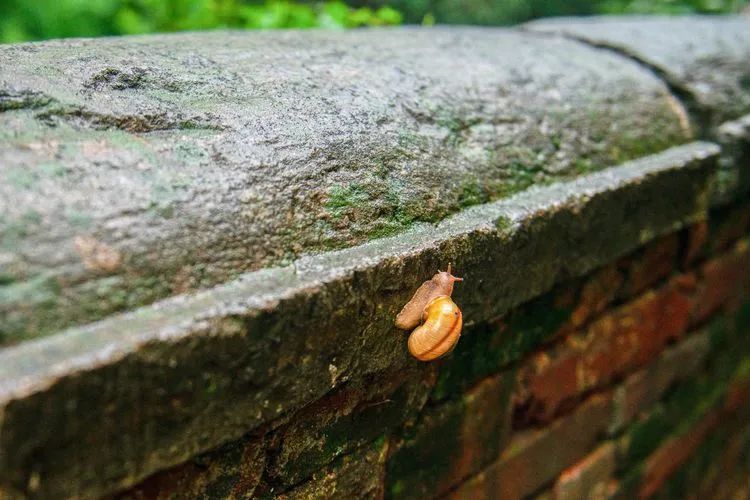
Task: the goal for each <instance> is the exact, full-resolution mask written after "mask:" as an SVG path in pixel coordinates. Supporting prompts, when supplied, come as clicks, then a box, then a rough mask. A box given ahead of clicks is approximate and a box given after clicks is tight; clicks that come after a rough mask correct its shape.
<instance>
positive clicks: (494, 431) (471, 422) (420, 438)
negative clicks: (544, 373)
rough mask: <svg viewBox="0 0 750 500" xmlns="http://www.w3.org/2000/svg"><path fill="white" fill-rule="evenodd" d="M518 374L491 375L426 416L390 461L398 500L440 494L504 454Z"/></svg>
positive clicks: (391, 491)
mask: <svg viewBox="0 0 750 500" xmlns="http://www.w3.org/2000/svg"><path fill="white" fill-rule="evenodd" d="M514 384H515V373H512V372H509V373H504V374H500V375H496V376H493V377H489V378H487V379H485V380H483V381H482V382H480V383H479V384H477V385H476V386H475V387H474V388H472V389H471V390H470V391H468V392H467V393H466V394H465V395H464V397H463V398H462V399H460V400H458V401H450V402H446V403H444V404H442V405H440V406H438V407H436V408H433V409H431V410H430V411H427V412H425V414H424V415H423V417H422V419H421V420H420V421H419V422H417V424H416V426H415V432H414V435H413V436H411V437H409V438H407V439H405V440H404V442H402V443H397V446H395V447H394V448H395V449H394V451H393V453H392V456H391V457H390V458H389V460H388V477H387V481H388V484H387V487H388V492H389V495H390V496H391V497H393V498H431V497H434V496H439V495H441V494H443V493H445V492H446V491H448V490H449V489H451V488H453V487H454V486H456V485H458V484H459V483H460V482H461V481H463V480H465V479H466V478H467V477H469V476H471V475H473V474H476V473H477V472H479V471H480V470H481V469H482V468H483V467H485V466H487V465H488V464H490V463H492V461H494V460H496V459H497V457H498V456H499V455H500V452H501V450H502V449H503V447H504V445H505V443H506V442H507V440H508V437H509V435H510V430H511V421H510V420H511V419H510V417H511V413H510V410H511V405H510V394H511V392H512V388H513V386H514Z"/></svg>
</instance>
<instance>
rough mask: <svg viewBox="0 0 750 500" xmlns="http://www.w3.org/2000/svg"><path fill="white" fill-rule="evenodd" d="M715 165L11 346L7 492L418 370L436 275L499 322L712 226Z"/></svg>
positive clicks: (652, 164) (121, 475)
mask: <svg viewBox="0 0 750 500" xmlns="http://www.w3.org/2000/svg"><path fill="white" fill-rule="evenodd" d="M718 151H719V150H718V147H717V146H715V145H712V144H708V143H692V144H690V145H686V146H682V147H678V148H673V149H670V150H668V151H666V152H664V153H662V154H658V155H653V156H649V157H647V158H644V159H642V160H639V161H635V162H632V163H628V164H625V165H622V166H620V167H616V168H611V169H607V170H605V171H603V172H599V173H595V174H591V175H588V176H584V177H582V178H580V179H577V180H575V181H572V182H567V183H557V184H554V185H551V186H547V187H541V188H531V189H529V190H527V191H526V192H524V193H520V194H518V195H516V196H514V197H511V198H508V199H506V200H502V201H498V202H495V203H489V204H485V205H482V206H479V207H474V208H470V209H467V210H464V211H462V212H461V213H460V214H457V215H455V216H453V217H450V218H448V219H446V220H445V221H443V222H441V223H439V224H437V225H431V224H424V225H419V226H417V227H415V228H413V229H412V230H410V231H408V232H407V233H404V234H402V235H399V236H395V237H388V238H381V239H379V240H376V241H373V242H370V243H368V244H365V245H362V246H359V247H354V248H350V249H345V250H340V251H334V252H327V253H324V254H321V255H318V256H311V257H305V258H301V259H299V260H297V261H296V262H295V263H294V265H292V266H287V267H282V268H273V269H265V270H261V271H256V272H251V273H247V274H244V275H243V276H242V277H240V278H238V279H237V280H234V281H232V282H229V283H227V284H224V285H220V286H217V287H215V288H213V289H210V290H206V291H203V292H199V293H196V294H193V295H184V296H180V297H176V298H172V299H168V300H165V301H162V302H159V303H157V304H154V305H152V306H148V307H143V308H140V309H137V310H135V311H133V312H131V313H128V314H124V315H120V316H113V317H111V318H109V319H107V320H104V321H100V322H98V323H94V324H91V325H89V326H85V327H79V328H74V329H70V330H67V331H64V332H61V333H59V334H57V335H53V336H50V337H48V338H45V339H40V340H36V341H29V342H26V343H23V344H21V345H18V346H14V347H9V348H6V349H4V350H3V351H0V478H2V479H1V482H0V488H5V489H6V490H9V491H21V492H25V493H29V494H36V495H40V496H69V495H76V494H78V495H82V496H91V495H97V494H101V493H106V492H109V491H112V490H113V489H116V488H120V487H124V486H128V485H132V484H134V483H136V482H137V481H138V480H140V479H142V478H144V477H145V476H147V475H149V474H151V473H153V472H154V471H157V470H161V469H164V468H166V467H169V466H172V465H175V464H178V463H181V462H184V461H185V460H187V459H188V458H189V457H191V456H193V455H195V454H196V453H198V452H201V451H205V450H208V449H211V448H213V447H215V446H217V445H218V444H220V443H223V442H226V441H229V440H232V439H236V438H238V437H239V436H241V435H242V434H244V433H246V432H248V431H249V430H251V429H253V428H255V427H256V426H259V425H261V424H263V423H266V422H269V421H271V420H273V419H275V418H277V417H278V416H280V415H283V414H284V413H286V412H289V411H291V410H294V409H296V408H299V407H301V406H302V405H304V404H307V403H309V402H311V401H314V400H316V399H318V398H320V397H321V396H322V395H323V394H325V393H326V392H328V391H329V390H330V389H331V388H332V387H335V386H338V385H340V384H342V383H344V382H346V381H347V380H349V379H351V378H353V377H362V376H365V375H366V374H368V373H375V372H381V371H383V370H392V369H397V368H400V367H403V366H405V365H407V364H410V363H411V364H417V363H418V362H417V361H415V360H413V359H410V358H408V355H407V353H406V349H405V335H404V334H403V332H399V331H396V330H395V328H394V327H393V318H394V316H395V314H396V313H397V312H398V310H399V309H400V307H401V306H402V305H403V303H404V302H405V300H406V299H407V298H408V296H409V295H410V294H411V293H412V292H413V291H414V289H415V288H416V287H417V286H418V285H419V283H420V282H421V281H422V280H424V279H425V278H426V277H428V276H430V275H431V274H432V273H434V271H435V269H437V268H438V267H440V266H444V265H445V264H446V263H447V261H448V260H450V261H452V262H453V263H454V267H455V269H456V272H457V273H458V274H462V275H463V276H464V278H465V281H464V282H463V283H462V284H461V286H460V287H458V286H457V288H456V293H455V294H454V297H455V300H456V302H457V303H458V304H459V305H460V306H461V308H462V309H463V311H464V317H465V319H466V323H467V325H469V326H470V325H471V324H473V323H479V322H483V321H487V320H489V319H491V318H494V317H497V316H498V315H501V314H503V313H504V312H505V311H507V310H508V309H509V308H511V307H513V306H516V305H518V304H519V303H521V302H524V301H527V300H529V299H530V298H533V297H535V296H538V295H539V294H541V293H543V292H544V291H546V290H548V289H550V288H551V287H552V285H553V284H554V283H555V282H557V281H560V280H563V279H568V278H571V277H575V276H580V275H582V274H584V273H587V272H589V271H591V270H592V269H594V268H595V267H597V266H599V265H602V264H604V263H607V262H609V261H611V260H613V259H614V258H616V257H618V256H620V255H622V254H624V253H626V252H628V251H631V250H633V249H634V248H636V247H637V246H639V245H641V244H642V243H645V242H647V241H649V240H650V239H652V238H653V237H655V236H657V235H659V234H662V233H665V232H671V231H673V230H675V229H677V228H679V227H682V226H683V225H684V224H687V223H691V222H694V221H696V220H699V219H701V218H703V217H705V215H706V211H707V209H708V198H709V184H710V181H711V179H712V178H713V174H714V171H715V167H716V162H717V158H718ZM460 348H461V344H460V343H459V345H458V347H457V349H460ZM29 422H33V423H34V425H29ZM0 491H2V490H0Z"/></svg>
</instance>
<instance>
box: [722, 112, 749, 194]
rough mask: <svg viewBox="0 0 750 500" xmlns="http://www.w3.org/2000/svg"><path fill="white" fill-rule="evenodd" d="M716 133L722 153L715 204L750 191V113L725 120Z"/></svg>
mask: <svg viewBox="0 0 750 500" xmlns="http://www.w3.org/2000/svg"><path fill="white" fill-rule="evenodd" d="M716 135H717V140H718V141H719V143H720V144H721V149H722V155H721V160H720V161H719V165H720V166H721V168H720V169H719V171H718V172H717V175H716V183H715V187H714V194H713V204H714V205H721V204H729V203H731V202H732V201H734V200H737V199H739V198H741V197H742V196H746V195H747V193H748V192H750V115H745V116H743V117H742V118H739V119H737V120H734V121H731V122H726V123H723V124H722V125H721V126H720V127H719V129H718V131H717V134H716Z"/></svg>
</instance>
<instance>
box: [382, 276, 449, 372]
mask: <svg viewBox="0 0 750 500" xmlns="http://www.w3.org/2000/svg"><path fill="white" fill-rule="evenodd" d="M456 281H462V279H461V278H456V277H455V276H453V275H452V274H451V268H450V264H449V265H448V270H447V271H438V272H437V274H435V275H434V276H433V277H432V279H430V280H428V281H425V282H424V283H422V286H420V287H419V288H418V289H417V291H416V292H415V293H414V296H413V297H412V298H411V300H410V301H409V302H407V303H406V305H405V306H404V307H403V309H402V310H401V312H400V313H399V314H398V316H396V326H397V327H398V328H400V329H402V330H412V329H413V331H412V333H411V335H410V336H409V341H408V347H409V352H410V353H411V354H412V355H413V356H414V357H415V358H417V359H419V360H421V361H432V360H433V359H437V358H439V357H441V356H443V355H445V354H447V353H448V352H450V351H451V350H453V347H455V345H456V343H457V342H458V339H459V337H460V336H461V327H462V326H463V317H462V314H461V310H460V309H459V308H458V306H457V305H456V304H455V302H453V300H452V299H451V295H452V294H453V284H454V283H455V282H456Z"/></svg>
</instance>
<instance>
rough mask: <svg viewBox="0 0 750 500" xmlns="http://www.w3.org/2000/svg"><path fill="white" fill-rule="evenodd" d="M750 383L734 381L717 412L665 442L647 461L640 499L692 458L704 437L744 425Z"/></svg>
mask: <svg viewBox="0 0 750 500" xmlns="http://www.w3.org/2000/svg"><path fill="white" fill-rule="evenodd" d="M748 402H750V380H745V379H739V380H736V381H734V382H733V383H732V384H731V385H730V387H729V389H728V391H727V394H726V395H725V397H724V402H723V404H722V405H721V406H719V407H718V408H714V409H713V410H711V411H709V412H708V413H707V414H706V415H705V416H704V417H703V418H702V419H701V420H700V421H699V422H698V423H697V424H696V425H694V426H693V427H692V428H691V429H690V430H688V431H687V432H684V433H682V434H680V435H679V436H674V437H672V438H670V439H668V440H667V441H666V442H664V443H663V444H662V445H661V446H660V447H659V448H658V449H657V450H656V451H655V452H653V453H652V454H651V455H649V457H648V458H647V459H646V461H645V463H644V468H643V476H642V479H641V488H640V492H639V496H640V497H641V498H649V497H651V496H653V495H654V494H655V493H656V492H657V491H659V489H660V488H661V486H662V485H663V484H664V483H665V482H666V480H667V479H669V478H670V477H671V476H672V474H674V473H675V472H676V471H677V470H679V469H680V467H681V466H682V465H683V464H684V463H685V462H687V461H688V459H690V457H692V456H693V454H694V453H695V451H696V450H697V449H698V447H699V446H700V444H701V443H702V442H703V441H704V440H705V438H706V436H707V435H708V434H709V433H710V432H711V431H713V430H714V429H716V428H717V427H719V426H721V427H730V428H731V427H732V426H733V425H736V424H735V423H734V422H741V423H745V422H747V420H748V416H749V415H748V414H750V405H749V404H748Z"/></svg>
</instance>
